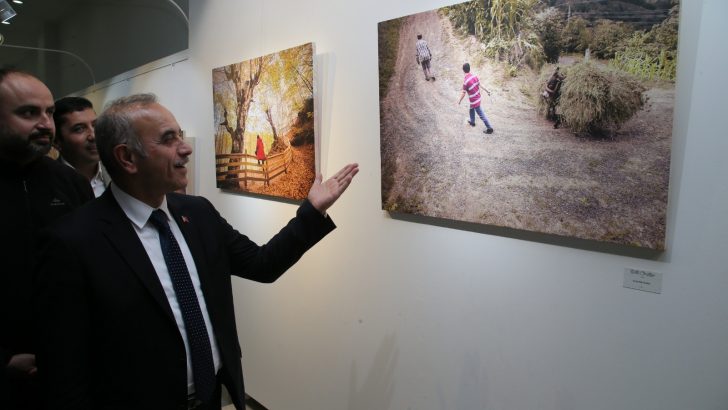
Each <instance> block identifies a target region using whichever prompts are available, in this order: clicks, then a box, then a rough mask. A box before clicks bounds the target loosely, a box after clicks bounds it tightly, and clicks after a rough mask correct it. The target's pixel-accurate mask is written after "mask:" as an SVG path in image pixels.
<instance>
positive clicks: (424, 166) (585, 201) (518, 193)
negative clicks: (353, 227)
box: [378, 0, 679, 250]
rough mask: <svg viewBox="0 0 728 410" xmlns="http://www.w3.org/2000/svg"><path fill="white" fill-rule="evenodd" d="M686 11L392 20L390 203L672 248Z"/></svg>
mask: <svg viewBox="0 0 728 410" xmlns="http://www.w3.org/2000/svg"><path fill="white" fill-rule="evenodd" d="M678 13H679V3H678V2H677V1H676V0H631V1H617V0H609V1H593V2H589V1H587V2H585V1H568V0H550V1H545V0H541V1H540V0H526V1H524V0H499V1H495V0H486V1H472V2H466V3H461V4H457V5H454V6H448V7H443V8H441V9H437V10H431V11H426V12H422V13H417V14H413V15H409V16H405V17H401V18H397V19H394V20H388V21H384V22H381V23H379V27H378V36H379V80H380V90H379V92H380V94H379V96H380V150H381V167H382V169H381V174H382V192H381V194H382V209H384V210H387V211H389V212H391V213H394V214H397V213H404V214H412V215H422V216H427V217H434V218H440V219H446V220H454V221H464V222H470V223H477V224H484V225H492V226H499V227H507V228H513V229H518V230H525V231H533V232H539V233H546V234H552V235H557V236H564V237H570V238H579V239H586V240H593V241H600V242H610V243H615V244H620V245H626V246H630V247H640V248H648V249H653V250H664V249H665V229H666V227H665V221H666V212H667V198H668V187H669V174H670V148H671V138H672V126H673V108H674V105H675V102H674V98H675V86H674V80H675V68H676V65H677V63H676V61H677V30H678V21H679V14H678ZM466 63H468V64H467V65H466ZM466 68H467V70H466ZM481 114H482V115H481Z"/></svg>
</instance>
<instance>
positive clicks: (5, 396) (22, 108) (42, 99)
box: [0, 69, 93, 410]
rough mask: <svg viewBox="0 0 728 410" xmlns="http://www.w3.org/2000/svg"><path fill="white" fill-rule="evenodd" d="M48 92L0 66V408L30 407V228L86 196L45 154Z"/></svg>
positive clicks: (79, 181) (75, 178) (49, 129)
mask: <svg viewBox="0 0 728 410" xmlns="http://www.w3.org/2000/svg"><path fill="white" fill-rule="evenodd" d="M53 108H54V103H53V97H52V96H51V92H50V91H49V90H48V88H47V87H46V86H45V85H44V84H43V83H42V82H41V81H40V80H38V79H37V78H35V77H33V76H31V75H29V74H26V73H23V72H19V71H15V70H7V69H2V70H0V192H2V201H0V235H2V243H1V244H0V261H2V262H0V263H2V268H1V269H0V408H2V409H7V410H15V409H33V408H37V407H38V393H37V391H36V389H35V384H36V382H35V378H36V377H35V373H36V367H35V352H36V351H35V347H34V346H33V343H31V339H32V337H31V333H32V328H33V327H32V326H31V325H32V324H31V295H32V291H31V284H32V278H31V274H32V264H33V263H34V262H35V259H36V258H35V255H36V254H35V250H34V248H35V246H36V238H37V235H38V232H39V231H40V229H42V228H43V227H45V226H47V225H48V224H49V223H50V222H52V221H53V220H55V219H56V218H57V217H59V216H61V215H63V214H65V213H67V212H69V211H71V210H72V209H74V208H77V207H78V206H80V205H81V204H82V203H84V202H86V201H88V200H90V199H92V198H93V192H92V191H91V188H90V186H89V184H88V183H87V182H86V181H84V179H83V177H81V176H79V175H78V174H76V173H75V172H74V171H73V170H72V169H70V168H68V167H66V166H64V165H62V164H60V163H58V162H56V161H54V160H52V159H51V158H48V157H47V156H46V154H47V153H48V151H49V150H50V147H51V142H52V139H53V135H54V132H55V126H54V124H53Z"/></svg>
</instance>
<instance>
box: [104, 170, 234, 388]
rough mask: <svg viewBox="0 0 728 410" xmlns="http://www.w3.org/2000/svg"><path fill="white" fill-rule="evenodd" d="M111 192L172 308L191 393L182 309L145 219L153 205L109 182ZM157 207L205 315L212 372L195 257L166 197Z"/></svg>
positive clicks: (154, 232) (215, 351) (154, 231)
mask: <svg viewBox="0 0 728 410" xmlns="http://www.w3.org/2000/svg"><path fill="white" fill-rule="evenodd" d="M111 193H112V194H113V195H114V198H116V202H118V203H119V206H121V209H122V210H123V211H124V213H125V214H126V216H127V217H128V218H129V220H130V221H131V224H132V226H133V227H134V230H135V231H136V233H137V235H138V236H139V240H141V242H142V245H143V246H144V249H145V250H146V251H147V255H149V259H150V260H151V261H152V265H154V270H155V271H156V272H157V276H158V277H159V281H160V282H161V283H162V288H163V289H164V294H165V295H167V300H168V301H169V306H170V307H171V308H172V313H173V314H174V320H175V321H176V322H177V328H178V329H179V332H180V334H181V335H182V340H184V343H185V351H186V352H187V392H188V393H189V394H192V393H194V391H195V383H194V379H193V376H192V356H190V346H189V342H188V341H187V331H186V330H185V323H184V320H183V319H182V311H181V310H180V307H179V303H178V302H177V295H176V294H175V292H174V287H173V285H172V279H171V278H170V276H169V270H167V264H166V263H165V261H164V254H162V246H161V245H160V243H159V232H158V231H157V228H156V227H155V226H154V224H152V223H151V222H150V221H149V217H150V216H151V215H152V212H153V211H154V210H155V209H154V208H152V207H150V206H149V205H147V204H145V203H144V202H141V201H140V200H138V199H136V198H134V197H132V196H131V195H129V194H127V193H126V192H124V191H123V190H122V189H121V188H119V187H118V186H117V185H116V184H111ZM159 209H161V210H163V211H164V213H165V214H167V219H168V222H169V227H170V229H171V230H172V234H173V235H174V238H175V239H176V240H177V243H178V244H179V248H180V250H181V251H182V256H183V257H184V259H185V263H186V264H187V270H188V271H189V273H190V278H191V279H192V285H193V286H194V288H195V293H196V294H197V300H198V301H199V303H200V310H202V316H203V318H204V319H205V326H206V327H207V335H208V336H209V337H210V347H211V348H212V358H213V360H214V362H215V373H216V374H217V372H218V371H219V370H220V366H221V364H220V363H221V360H220V350H219V349H218V347H217V339H215V334H214V332H213V331H212V324H211V322H210V315H209V314H208V313H207V304H206V303H205V297H204V296H203V294H202V288H201V286H200V277H199V276H198V274H197V267H196V266H195V261H194V259H192V253H191V252H190V248H189V247H188V246H187V242H186V241H185V238H184V236H183V235H182V231H180V229H179V226H177V222H175V220H174V218H172V216H171V214H170V212H169V209H168V208H167V198H166V197H165V198H164V201H163V202H162V205H160V206H159ZM139 320H144V318H139ZM152 365H153V364H152Z"/></svg>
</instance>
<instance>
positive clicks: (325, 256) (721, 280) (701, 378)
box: [92, 0, 728, 410]
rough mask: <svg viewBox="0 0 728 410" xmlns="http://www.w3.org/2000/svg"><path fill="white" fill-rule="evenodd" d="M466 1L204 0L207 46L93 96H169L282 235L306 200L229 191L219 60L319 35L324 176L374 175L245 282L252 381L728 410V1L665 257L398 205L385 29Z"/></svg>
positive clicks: (303, 388) (280, 398)
mask: <svg viewBox="0 0 728 410" xmlns="http://www.w3.org/2000/svg"><path fill="white" fill-rule="evenodd" d="M446 4H447V2H443V1H435V0H427V1H418V2H407V1H394V2H392V1H384V0H373V1H370V2H342V1H336V0H312V1H307V2H300V1H293V0H271V1H265V2H261V1H250V0H247V1H238V0H218V1H207V2H192V4H191V5H190V6H191V11H190V14H191V15H190V21H191V25H190V29H191V34H190V35H191V37H190V50H189V52H188V53H189V54H188V55H189V59H187V60H185V61H183V62H181V63H178V64H176V65H174V66H169V67H166V68H163V69H160V70H156V71H152V72H150V73H147V74H145V75H142V76H140V77H136V78H132V79H131V80H129V84H126V83H123V82H122V83H118V84H115V85H112V86H111V87H110V88H109V89H107V90H105V91H103V95H95V94H92V96H93V97H94V101H95V102H98V101H101V100H104V101H106V100H108V99H109V98H111V97H112V96H116V95H123V94H125V93H129V92H138V91H154V92H156V93H157V94H158V95H159V96H160V100H161V101H162V103H163V104H165V105H167V106H168V107H169V108H170V109H171V111H172V112H173V113H174V114H175V115H176V116H177V119H178V121H179V123H180V124H181V125H182V126H183V127H184V128H185V129H186V130H189V131H190V135H193V136H195V137H196V148H197V150H198V153H199V154H200V155H199V156H198V157H197V161H198V162H197V173H198V175H199V176H200V180H199V181H198V188H197V189H198V192H199V193H200V194H201V195H203V196H206V197H208V198H209V199H210V200H211V201H212V202H213V204H215V206H216V207H217V208H218V209H219V210H220V211H221V213H222V214H223V215H224V216H225V217H226V218H227V219H228V220H229V221H230V222H231V223H232V224H233V225H234V226H235V227H236V228H238V229H239V230H240V231H242V232H243V233H245V234H247V235H249V236H250V237H251V238H252V239H254V240H256V241H258V242H265V241H266V240H267V239H268V238H270V236H272V235H273V234H274V233H275V232H276V231H277V230H278V229H279V228H280V227H281V226H282V225H283V224H284V223H285V222H286V221H287V220H288V219H289V218H290V217H292V216H293V215H294V212H295V206H294V205H290V204H287V203H282V202H276V201H270V200H264V199H258V198H253V197H247V196H243V195H231V194H226V193H222V192H220V191H219V190H217V189H216V188H215V184H214V171H213V167H214V161H213V158H214V154H213V151H214V150H213V147H212V134H213V124H212V121H213V120H212V113H213V112H212V90H211V70H212V68H214V67H219V66H222V65H225V64H230V63H232V62H236V61H241V60H244V59H248V58H252V57H255V56H259V55H263V54H267V53H271V52H275V51H277V50H281V49H285V48H288V47H291V46H294V45H298V44H302V43H304V42H309V41H312V42H314V43H315V44H316V51H317V57H316V64H317V71H316V75H317V79H316V81H317V82H318V84H319V86H320V88H319V89H318V90H317V93H318V96H319V97H322V100H320V101H319V102H318V104H319V105H318V106H317V109H318V108H319V106H320V107H321V108H322V109H321V111H322V113H321V115H322V118H321V120H320V121H321V123H320V125H321V127H320V131H321V134H320V135H321V139H322V143H321V153H320V155H321V157H322V162H321V165H322V171H323V173H324V174H325V175H330V174H332V173H333V172H335V171H336V170H338V169H339V168H340V167H341V166H343V165H344V164H346V163H347V162H350V161H358V162H359V163H360V166H361V172H360V174H359V175H358V176H357V177H356V180H355V181H354V183H353V184H352V186H351V187H350V189H349V191H348V192H347V193H346V194H345V196H344V197H342V198H341V200H340V201H339V202H338V203H337V204H335V205H334V207H333V208H332V209H331V210H330V214H331V215H332V217H333V219H334V221H335V222H336V223H337V225H338V226H339V227H338V229H336V230H335V231H334V232H333V233H332V234H331V235H330V236H329V237H327V238H325V239H324V240H323V241H322V242H321V243H319V244H318V245H317V246H316V247H315V248H314V249H312V250H311V251H310V252H309V253H308V254H307V255H306V256H304V258H303V259H302V260H301V261H300V262H299V263H298V264H297V265H296V266H294V267H293V268H292V269H291V270H290V271H289V272H288V273H287V274H286V275H284V276H283V277H282V278H281V279H279V280H278V281H277V282H276V283H274V284H270V285H261V284H255V283H250V282H247V281H243V280H237V279H236V280H235V282H234V285H235V292H236V294H235V298H236V310H237V312H236V313H237V318H238V322H239V323H238V329H239V332H240V335H239V337H240V342H241V345H242V349H243V369H244V372H245V381H246V388H247V390H248V393H249V394H251V395H252V396H253V397H255V398H256V399H257V400H258V401H260V402H261V403H262V404H264V405H265V406H267V407H269V408H271V409H316V410H319V409H332V410H333V409H336V410H338V409H350V410H365V409H366V410H370V409H408V408H409V409H476V408H477V409H499V410H500V409H542V410H577V409H590V410H592V409H604V410H607V409H609V410H612V409H634V410H644V409H660V410H665V409H672V410H684V409H701V410H703V409H715V410H718V409H725V408H727V407H728V393H726V392H725V386H726V385H728V343H726V340H728V298H727V297H726V293H728V254H727V253H726V249H728V246H727V245H728V241H727V240H726V237H728V218H726V217H725V212H726V210H727V209H728V183H726V179H725V176H726V175H728V165H727V164H728V161H725V159H724V158H723V157H724V156H725V153H726V152H728V139H726V137H725V134H726V133H725V125H724V117H725V106H726V105H725V103H724V101H723V100H724V98H725V95H727V94H728V80H726V77H725V73H726V72H727V71H728V62H727V61H726V58H727V57H726V55H725V53H723V52H722V50H723V49H724V48H725V47H724V46H723V40H722V39H724V38H725V37H726V35H728V32H726V29H725V27H724V23H723V21H722V20H723V19H724V18H725V16H726V15H728V3H726V2H724V1H722V0H704V1H687V0H684V1H683V2H682V5H681V33H680V49H681V54H680V62H679V71H678V81H677V85H676V94H677V97H676V112H675V127H674V133H673V153H672V157H673V161H672V164H673V165H672V178H671V186H670V204H669V211H668V214H669V216H668V222H667V224H668V238H667V248H668V251H667V252H665V253H664V254H662V255H661V256H659V257H657V258H654V259H648V258H637V257H632V256H625V255H623V254H621V255H620V254H615V253H606V252H599V251H597V250H596V249H581V248H578V247H569V246H559V245H558V243H555V241H551V242H548V243H545V242H539V241H531V240H525V239H529V238H527V237H520V236H513V237H508V236H499V235H495V234H493V232H488V231H486V232H472V231H467V230H458V229H452V227H448V226H436V225H428V224H423V223H415V222H409V221H405V220H400V219H393V218H391V217H390V216H389V215H388V214H387V213H385V212H383V211H381V210H380V206H381V203H380V175H379V167H380V163H379V162H380V161H379V134H378V133H379V113H378V110H379V108H378V100H379V98H378V94H377V93H378V91H377V90H378V71H377V69H378V67H377V64H378V61H377V23H378V22H379V21H382V20H386V19H390V18H394V17H399V16H402V15H406V14H412V13H415V12H419V11H424V10H430V9H434V8H437V7H441V6H443V5H446ZM317 115H318V113H317ZM628 267H629V268H635V269H643V270H647V271H654V272H660V273H662V284H661V285H662V286H661V293H660V294H656V293H649V292H637V291H634V290H631V289H626V288H624V287H623V280H624V269H625V268H628Z"/></svg>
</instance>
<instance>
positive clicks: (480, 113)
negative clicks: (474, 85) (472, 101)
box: [470, 106, 493, 128]
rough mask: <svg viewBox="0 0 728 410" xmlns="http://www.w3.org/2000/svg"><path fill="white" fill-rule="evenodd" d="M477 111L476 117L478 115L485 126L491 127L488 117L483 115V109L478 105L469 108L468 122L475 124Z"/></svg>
mask: <svg viewBox="0 0 728 410" xmlns="http://www.w3.org/2000/svg"><path fill="white" fill-rule="evenodd" d="M476 112H477V113H478V117H480V119H481V120H483V122H484V123H485V126H486V127H487V128H493V127H491V126H490V121H488V117H486V116H485V113H484V112H483V109H482V108H480V106H477V107H475V108H471V109H470V123H471V124H475V113H476Z"/></svg>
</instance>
